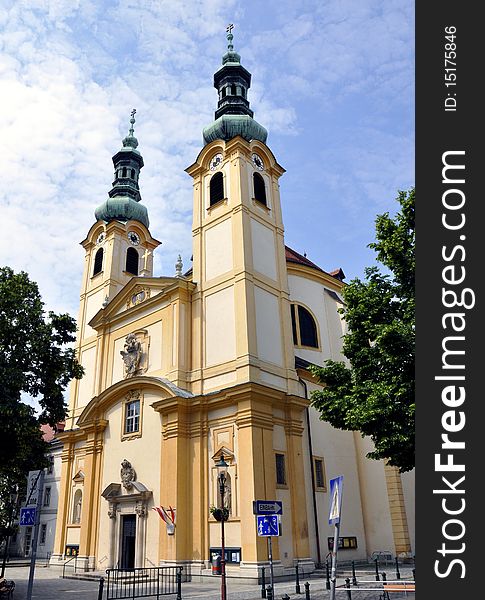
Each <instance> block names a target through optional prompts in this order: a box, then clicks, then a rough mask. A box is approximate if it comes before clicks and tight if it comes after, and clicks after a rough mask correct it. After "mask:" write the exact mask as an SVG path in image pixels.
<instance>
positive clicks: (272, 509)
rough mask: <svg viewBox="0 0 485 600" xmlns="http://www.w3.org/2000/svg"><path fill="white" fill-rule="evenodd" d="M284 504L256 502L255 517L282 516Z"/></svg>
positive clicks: (272, 501)
mask: <svg viewBox="0 0 485 600" xmlns="http://www.w3.org/2000/svg"><path fill="white" fill-rule="evenodd" d="M282 514H283V502H281V501H280V500H254V502H253V515H282Z"/></svg>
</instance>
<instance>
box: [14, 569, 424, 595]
mask: <svg viewBox="0 0 485 600" xmlns="http://www.w3.org/2000/svg"><path fill="white" fill-rule="evenodd" d="M60 574H61V573H60V571H59V570H57V569H51V568H46V567H41V566H38V567H37V568H36V570H35V578H34V587H33V594H32V599H33V600H61V599H67V600H68V599H69V598H72V599H73V600H97V599H98V590H99V582H98V581H86V580H79V579H62V578H60V577H59V576H60ZM387 575H388V576H387V579H388V580H391V579H393V578H394V573H393V572H392V571H391V570H389V571H388V574H387ZM5 576H6V578H7V579H13V580H14V581H15V584H16V587H15V592H14V596H13V599H12V600H25V598H26V597H27V596H26V595H27V583H28V578H29V568H28V567H26V566H24V567H20V566H13V565H12V566H9V567H7V570H6V573H5ZM401 577H402V580H405V581H412V573H411V571H410V569H402V570H401ZM357 579H358V582H359V585H358V587H354V586H352V587H351V590H350V593H351V596H350V597H349V595H348V592H347V590H346V589H345V580H344V578H339V579H338V581H337V585H338V588H337V592H336V600H350V599H351V600H379V599H380V597H381V596H382V583H381V582H380V583H377V582H376V581H375V578H374V577H373V576H372V573H371V572H366V573H364V572H359V571H357ZM306 581H308V582H309V583H310V587H309V592H310V599H311V600H329V596H330V592H329V591H328V590H326V585H325V579H324V578H321V577H312V578H305V576H303V577H302V578H301V580H300V589H301V594H296V593H295V583H294V582H290V581H286V582H278V581H277V582H276V583H275V595H274V600H281V598H282V597H283V596H285V594H287V595H288V596H289V598H291V600H296V599H297V598H299V599H301V600H305V586H304V584H305V582H306ZM364 581H365V582H366V583H364ZM365 588H367V589H368V588H373V589H374V591H366V590H365ZM220 597H221V596H220V579H219V578H215V577H214V578H213V577H208V578H207V580H204V581H203V582H195V581H194V582H187V583H183V585H182V598H183V599H184V600H185V599H190V600H220ZM103 598H106V595H104V596H103ZM165 598H167V600H174V599H175V596H165ZM260 598H261V586H259V585H256V584H254V583H252V584H248V583H241V582H240V580H239V581H237V582H236V581H231V579H230V578H229V579H228V580H227V600H259V599H260ZM414 598H415V596H414V593H412V592H408V593H407V595H405V594H404V593H394V594H392V600H401V599H406V600H414Z"/></svg>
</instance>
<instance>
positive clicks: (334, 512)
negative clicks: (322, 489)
mask: <svg viewBox="0 0 485 600" xmlns="http://www.w3.org/2000/svg"><path fill="white" fill-rule="evenodd" d="M343 484H344V476H343V475H340V477H335V479H331V480H330V506H329V511H328V523H329V525H337V523H340V515H341V513H342V487H343Z"/></svg>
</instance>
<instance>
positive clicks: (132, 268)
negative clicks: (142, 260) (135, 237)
mask: <svg viewBox="0 0 485 600" xmlns="http://www.w3.org/2000/svg"><path fill="white" fill-rule="evenodd" d="M125 271H126V272H127V273H131V274H132V275H138V252H137V251H136V250H135V249H134V248H128V250H127V251H126V269H125Z"/></svg>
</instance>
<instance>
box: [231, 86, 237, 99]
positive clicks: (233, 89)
mask: <svg viewBox="0 0 485 600" xmlns="http://www.w3.org/2000/svg"><path fill="white" fill-rule="evenodd" d="M235 95H236V84H235V83H233V84H232V85H231V96H235Z"/></svg>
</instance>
